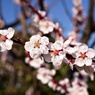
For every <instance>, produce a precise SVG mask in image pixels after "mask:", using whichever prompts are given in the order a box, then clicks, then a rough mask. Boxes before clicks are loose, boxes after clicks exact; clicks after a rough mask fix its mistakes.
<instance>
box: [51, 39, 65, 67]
mask: <svg viewBox="0 0 95 95" xmlns="http://www.w3.org/2000/svg"><path fill="white" fill-rule="evenodd" d="M50 55H51V62H53V65H54V66H58V65H61V63H62V61H63V58H64V57H65V51H64V50H63V41H59V40H58V41H56V42H55V43H53V44H52V45H51V49H50Z"/></svg>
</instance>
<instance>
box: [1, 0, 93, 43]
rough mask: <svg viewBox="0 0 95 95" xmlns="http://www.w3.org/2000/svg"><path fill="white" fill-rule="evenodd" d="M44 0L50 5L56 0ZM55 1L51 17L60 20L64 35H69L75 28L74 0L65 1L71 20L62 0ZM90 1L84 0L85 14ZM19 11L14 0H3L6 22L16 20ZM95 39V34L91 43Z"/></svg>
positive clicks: (50, 8) (51, 8)
mask: <svg viewBox="0 0 95 95" xmlns="http://www.w3.org/2000/svg"><path fill="white" fill-rule="evenodd" d="M36 1H37V0H32V5H34V4H35V2H36ZM44 1H45V2H46V4H47V5H50V4H52V2H53V1H54V0H44ZM55 1H56V2H54V3H53V5H51V6H50V7H49V18H50V19H52V20H53V21H58V22H59V23H60V24H61V26H62V27H63V28H64V32H63V35H65V36H66V37H67V33H68V32H70V31H72V30H73V24H72V17H73V14H72V8H73V3H72V0H65V3H66V5H67V7H68V9H69V12H70V14H71V20H70V19H69V18H68V16H67V14H66V12H65V10H64V7H63V5H62V2H61V0H55ZM63 1H64V0H63ZM89 1H90V0H82V4H83V11H84V15H87V14H88V6H89ZM19 13H20V7H19V6H18V5H16V4H15V3H14V2H13V0H2V15H3V17H4V20H5V22H6V23H12V22H14V21H15V20H16V19H17V18H18V17H19ZM94 14H95V13H94ZM94 16H95V15H94ZM94 34H95V33H94ZM93 39H95V35H92V39H91V40H90V42H89V44H91V41H92V40H93Z"/></svg>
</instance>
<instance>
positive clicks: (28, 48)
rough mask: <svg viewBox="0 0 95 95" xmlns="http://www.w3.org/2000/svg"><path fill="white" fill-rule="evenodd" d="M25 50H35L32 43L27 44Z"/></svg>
mask: <svg viewBox="0 0 95 95" xmlns="http://www.w3.org/2000/svg"><path fill="white" fill-rule="evenodd" d="M24 48H25V50H26V51H31V49H33V45H32V43H31V42H26V43H25V46H24Z"/></svg>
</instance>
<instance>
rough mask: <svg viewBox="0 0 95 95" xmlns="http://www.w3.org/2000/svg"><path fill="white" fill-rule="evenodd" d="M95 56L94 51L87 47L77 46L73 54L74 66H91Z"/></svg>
mask: <svg viewBox="0 0 95 95" xmlns="http://www.w3.org/2000/svg"><path fill="white" fill-rule="evenodd" d="M94 56H95V50H93V49H91V48H88V46H87V45H85V44H83V45H80V46H78V51H77V52H76V53H75V54H74V57H75V58H76V59H75V63H74V64H75V65H77V66H79V67H83V66H84V65H85V66H91V65H92V58H93V57H94Z"/></svg>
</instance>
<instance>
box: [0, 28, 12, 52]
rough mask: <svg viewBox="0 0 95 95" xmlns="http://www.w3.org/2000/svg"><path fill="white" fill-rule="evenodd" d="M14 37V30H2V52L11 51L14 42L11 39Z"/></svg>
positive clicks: (0, 42)
mask: <svg viewBox="0 0 95 95" xmlns="http://www.w3.org/2000/svg"><path fill="white" fill-rule="evenodd" d="M13 35H14V29H13V28H8V30H0V51H1V52H3V51H5V50H10V49H11V48H12V44H13V41H12V40H11V38H12V37H13Z"/></svg>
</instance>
